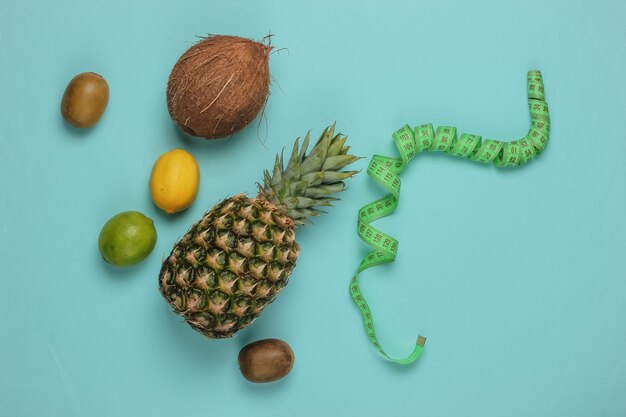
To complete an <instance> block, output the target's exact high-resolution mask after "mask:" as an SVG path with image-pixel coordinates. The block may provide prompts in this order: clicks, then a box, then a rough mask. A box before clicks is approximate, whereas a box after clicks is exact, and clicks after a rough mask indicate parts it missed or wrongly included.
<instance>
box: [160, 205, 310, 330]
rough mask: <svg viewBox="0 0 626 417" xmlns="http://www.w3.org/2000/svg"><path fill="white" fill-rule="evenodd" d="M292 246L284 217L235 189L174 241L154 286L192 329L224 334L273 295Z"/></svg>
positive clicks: (289, 263) (287, 268) (291, 258)
mask: <svg viewBox="0 0 626 417" xmlns="http://www.w3.org/2000/svg"><path fill="white" fill-rule="evenodd" d="M299 251H300V247H299V246H298V244H297V243H296V241H295V225H294V222H293V220H292V219H291V218H289V217H287V216H286V215H285V214H283V213H282V212H281V211H280V210H279V209H278V208H277V207H276V206H274V205H273V204H272V203H269V202H268V201H266V200H265V199H263V198H248V197H246V196H245V195H243V194H240V195H236V196H234V197H230V198H228V199H226V200H224V201H222V202H221V203H219V204H218V205H216V206H215V207H213V209H211V210H210V211H209V212H207V213H206V214H205V215H204V216H203V217H202V219H201V220H200V221H198V222H197V223H196V224H194V225H193V226H192V227H191V229H190V230H189V231H188V232H187V233H186V234H185V236H183V238H182V239H181V240H180V241H179V242H178V243H177V244H176V245H175V246H174V249H173V250H172V253H171V254H170V256H169V257H168V258H167V259H166V260H165V261H164V262H163V265H162V268H161V273H160V275H159V288H160V291H161V294H162V295H163V296H164V297H165V299H166V300H167V301H168V302H169V303H170V305H171V306H172V308H173V309H174V311H175V312H176V313H178V314H181V315H182V316H183V317H184V318H185V320H186V321H187V323H189V325H190V326H191V327H193V328H194V329H195V330H197V331H199V332H200V333H202V334H204V335H205V336H207V337H210V338H225V337H231V336H232V335H233V334H234V333H235V332H236V331H237V330H239V329H242V328H244V327H246V326H248V325H250V324H251V323H252V322H253V321H254V320H255V319H256V318H257V317H258V316H259V314H260V313H261V311H262V310H263V309H264V308H265V306H266V305H267V304H269V303H271V302H272V301H274V298H275V297H276V295H277V294H278V293H279V292H280V290H281V289H282V288H283V287H284V286H285V285H286V284H287V280H288V278H289V275H290V274H291V272H292V270H293V268H294V267H295V265H296V260H297V258H298V254H299Z"/></svg>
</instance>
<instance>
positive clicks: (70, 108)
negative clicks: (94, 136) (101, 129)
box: [61, 72, 109, 128]
mask: <svg viewBox="0 0 626 417" xmlns="http://www.w3.org/2000/svg"><path fill="white" fill-rule="evenodd" d="M108 103H109V86H108V84H107V82H106V80H105V79H104V78H102V76H100V75H98V74H96V73H95V72H83V73H81V74H78V75H77V76H75V77H74V78H72V81H70V83H69V84H68V85H67V88H66V89H65V93H64V94H63V99H62V100H61V114H62V115H63V118H64V119H65V120H66V121H67V122H68V123H69V124H71V125H72V126H74V127H79V128H88V127H91V126H93V125H95V124H96V122H97V121H98V120H100V118H101V117H102V115H103V114H104V110H106V107H107V104H108Z"/></svg>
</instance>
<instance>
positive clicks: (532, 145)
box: [350, 71, 550, 365]
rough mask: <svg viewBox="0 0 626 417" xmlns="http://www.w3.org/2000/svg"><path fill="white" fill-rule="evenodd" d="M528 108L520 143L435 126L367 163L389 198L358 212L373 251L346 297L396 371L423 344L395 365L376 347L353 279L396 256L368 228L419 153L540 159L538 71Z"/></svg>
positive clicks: (420, 342)
mask: <svg viewBox="0 0 626 417" xmlns="http://www.w3.org/2000/svg"><path fill="white" fill-rule="evenodd" d="M528 106H529V107H530V117H531V125H530V130H529V131H528V134H527V135H526V136H524V137H523V138H522V139H519V140H515V141H512V142H501V141H498V140H492V139H485V140H482V138H481V137H480V136H478V135H471V134H467V133H463V134H461V136H460V137H459V138H457V132H456V128H455V127H452V126H440V127H438V128H437V131H436V132H435V131H434V129H433V126H432V125H431V124H425V125H421V126H416V127H415V128H414V129H411V127H409V126H408V125H404V126H403V127H402V128H400V129H399V130H398V131H396V132H395V133H394V134H393V140H394V142H395V144H396V147H397V148H398V152H399V153H400V158H399V159H398V158H391V157H388V156H382V155H374V156H373V157H372V160H371V161H370V164H369V166H368V168H367V174H368V175H369V176H370V177H372V178H373V179H374V180H375V181H377V182H378V183H379V184H380V185H382V186H383V187H384V188H385V190H387V191H388V192H389V194H387V195H386V196H384V197H383V198H381V199H379V200H376V201H374V202H372V203H369V204H367V205H365V206H363V207H361V209H360V210H359V218H358V227H357V231H358V234H359V237H360V238H361V239H362V240H363V241H364V242H365V243H366V244H367V245H369V246H370V247H371V248H372V251H371V252H370V253H369V254H368V255H367V256H366V257H365V258H363V260H362V261H361V263H360V265H359V267H358V268H357V270H356V272H355V273H354V276H353V277H352V280H351V281H350V295H351V297H352V300H353V301H354V303H355V304H356V306H357V307H358V309H359V311H360V312H361V316H362V317H363V324H364V326H365V332H366V333H367V337H368V338H369V340H370V342H372V344H373V345H374V347H375V348H376V350H378V351H379V352H380V353H381V354H382V355H383V356H384V357H385V358H386V359H388V360H390V361H392V362H395V363H398V364H401V365H406V364H409V363H412V362H415V361H416V360H417V359H418V358H419V357H420V355H421V354H422V351H423V350H424V344H425V343H426V338H425V337H424V336H419V337H418V338H417V343H416V344H415V348H414V349H413V352H411V354H410V355H409V356H407V357H406V358H403V359H394V358H392V357H390V356H389V355H387V353H386V352H385V351H384V350H383V348H382V346H381V345H380V343H379V342H378V339H377V337H376V331H375V330H374V321H373V319H372V313H371V311H370V309H369V307H368V305H367V303H366V302H365V298H364V297H363V294H362V293H361V290H360V288H359V281H358V276H359V273H361V272H362V271H364V270H366V269H368V268H371V267H373V266H377V265H381V264H385V263H389V262H393V261H394V260H395V259H396V253H397V251H398V241H397V240H396V239H394V238H393V237H391V236H389V235H388V234H386V233H384V232H381V231H380V230H378V229H376V228H375V227H372V225H371V223H372V222H373V221H374V220H377V219H380V218H381V217H385V216H387V215H389V214H391V213H392V212H393V211H394V210H395V209H396V207H397V205H398V198H399V197H400V177H399V175H400V173H401V172H402V171H404V169H405V168H406V167H407V165H408V164H409V162H410V161H411V159H413V158H414V157H415V155H417V154H418V153H420V152H426V151H434V152H445V153H447V154H449V155H454V156H460V157H464V158H469V159H471V160H473V161H477V162H482V163H485V164H486V163H490V162H492V163H493V164H495V165H496V166H498V167H510V166H517V165H523V164H525V163H526V162H528V161H530V160H531V159H533V158H534V157H535V156H537V155H539V154H540V153H541V151H542V150H543V149H544V148H545V146H546V145H547V144H548V139H549V134H550V117H549V115H548V105H547V104H546V102H545V97H544V88H543V80H542V77H541V72H539V71H529V72H528Z"/></svg>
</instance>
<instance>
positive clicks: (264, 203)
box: [159, 125, 359, 338]
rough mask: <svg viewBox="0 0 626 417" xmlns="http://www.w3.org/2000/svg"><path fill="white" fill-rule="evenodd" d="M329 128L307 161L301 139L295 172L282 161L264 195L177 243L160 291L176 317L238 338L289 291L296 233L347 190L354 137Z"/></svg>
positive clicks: (211, 333) (216, 210)
mask: <svg viewBox="0 0 626 417" xmlns="http://www.w3.org/2000/svg"><path fill="white" fill-rule="evenodd" d="M334 129H335V126H334V125H333V126H330V127H328V128H326V129H325V130H324V132H323V133H322V135H321V137H320V139H319V140H318V142H317V144H316V145H315V146H314V147H313V149H312V150H311V152H310V153H309V154H308V155H307V154H306V150H307V147H308V144H309V134H307V136H306V138H305V139H304V142H303V144H302V147H301V148H299V146H298V140H296V142H295V144H294V147H293V152H292V154H291V157H290V158H289V161H288V163H287V167H286V168H285V167H284V164H283V157H282V155H281V156H278V155H276V162H275V164H274V169H273V173H272V174H270V173H269V172H268V171H265V173H264V181H263V185H261V184H258V188H259V194H258V195H257V196H256V197H254V198H250V197H247V196H246V195H245V194H238V195H235V196H233V197H230V198H227V199H226V200H224V201H222V202H221V203H219V204H217V205H216V206H214V207H213V208H212V209H211V210H210V211H208V212H207V213H205V215H204V216H203V217H202V219H200V221H198V222H197V223H196V224H194V225H193V226H192V227H191V229H190V230H189V231H188V232H187V234H185V236H183V238H182V239H181V240H180V241H179V242H178V243H176V245H174V248H173V249H172V252H171V254H170V255H169V257H167V258H166V259H165V260H164V261H163V265H162V268H161V273H160V274H159V289H160V291H161V294H162V295H163V297H165V299H166V300H167V301H168V302H169V303H170V305H171V306H172V308H173V309H174V311H175V312H176V313H178V314H180V315H182V316H183V317H184V318H185V320H186V321H187V323H189V325H190V326H191V327H193V328H194V329H195V330H197V331H199V332H200V333H202V334H204V335H205V336H207V337H210V338H226V337H231V336H232V335H233V334H235V332H237V331H238V330H239V329H242V328H244V327H246V326H249V325H250V324H251V323H252V322H253V321H254V320H256V318H257V317H258V316H259V314H261V311H263V309H264V308H265V306H267V305H268V304H269V303H271V302H272V301H274V298H275V297H276V295H277V294H278V293H279V292H280V290H282V289H283V287H284V286H285V285H287V281H288V279H289V275H290V274H291V272H292V271H293V268H294V267H295V266H296V261H297V259H298V254H299V252H300V247H299V245H298V243H296V241H295V228H296V226H301V225H303V224H305V222H307V221H308V220H309V218H310V217H312V216H317V215H319V214H320V213H322V211H321V210H319V209H317V208H316V207H320V206H329V205H331V202H332V201H333V200H337V199H336V198H333V197H330V194H333V193H336V192H340V191H343V190H345V185H344V183H343V180H345V179H346V178H350V177H352V176H353V175H354V174H356V173H357V172H358V171H342V169H343V168H344V167H346V166H347V165H349V164H351V163H352V162H354V161H355V160H357V159H359V158H357V157H355V156H352V155H348V150H349V147H347V146H344V143H345V141H346V136H343V135H341V134H337V135H335V134H334Z"/></svg>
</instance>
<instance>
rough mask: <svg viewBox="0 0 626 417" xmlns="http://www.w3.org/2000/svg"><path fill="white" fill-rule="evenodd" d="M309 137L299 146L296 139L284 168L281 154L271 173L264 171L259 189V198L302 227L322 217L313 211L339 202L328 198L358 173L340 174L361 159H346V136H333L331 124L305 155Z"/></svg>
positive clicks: (350, 157) (317, 211) (348, 148)
mask: <svg viewBox="0 0 626 417" xmlns="http://www.w3.org/2000/svg"><path fill="white" fill-rule="evenodd" d="M310 136H311V134H310V132H308V133H307V134H306V137H305V138H304V141H303V142H302V146H300V145H299V142H300V140H299V138H298V139H296V141H295V143H294V146H293V150H292V152H291V156H290V157H289V160H288V161H287V167H286V168H285V164H284V159H283V154H282V153H281V154H280V155H276V161H275V163H274V169H273V171H272V173H271V174H270V172H269V171H267V170H266V171H265V172H264V175H263V185H262V186H261V184H259V185H258V186H259V196H261V197H263V198H265V199H266V200H268V201H270V202H272V203H273V204H274V205H276V206H277V207H279V208H280V209H282V210H283V211H284V212H285V213H286V214H287V215H288V216H289V217H291V218H292V219H293V220H294V223H295V224H296V225H303V224H304V223H305V222H306V221H307V220H309V218H310V217H314V216H318V215H319V214H320V213H325V212H324V211H322V210H320V209H319V208H316V207H323V206H331V205H332V202H333V201H336V200H338V198H335V197H331V196H330V195H331V194H334V193H338V192H340V191H344V190H345V189H346V186H345V184H344V182H343V180H345V179H346V178H350V177H352V176H353V175H355V174H357V173H358V172H359V171H342V169H343V168H345V167H347V166H348V165H350V164H351V163H353V162H355V161H356V160H358V159H361V158H359V157H357V156H354V155H348V151H349V150H350V147H349V146H345V142H346V139H347V136H344V135H342V134H340V133H338V134H336V135H335V124H334V123H333V125H332V126H329V127H327V128H326V129H324V132H323V133H322V135H321V136H320V138H319V140H318V141H317V143H316V144H315V146H313V148H312V149H311V152H310V153H309V154H308V155H307V153H306V151H307V148H308V147H309V141H310Z"/></svg>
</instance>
